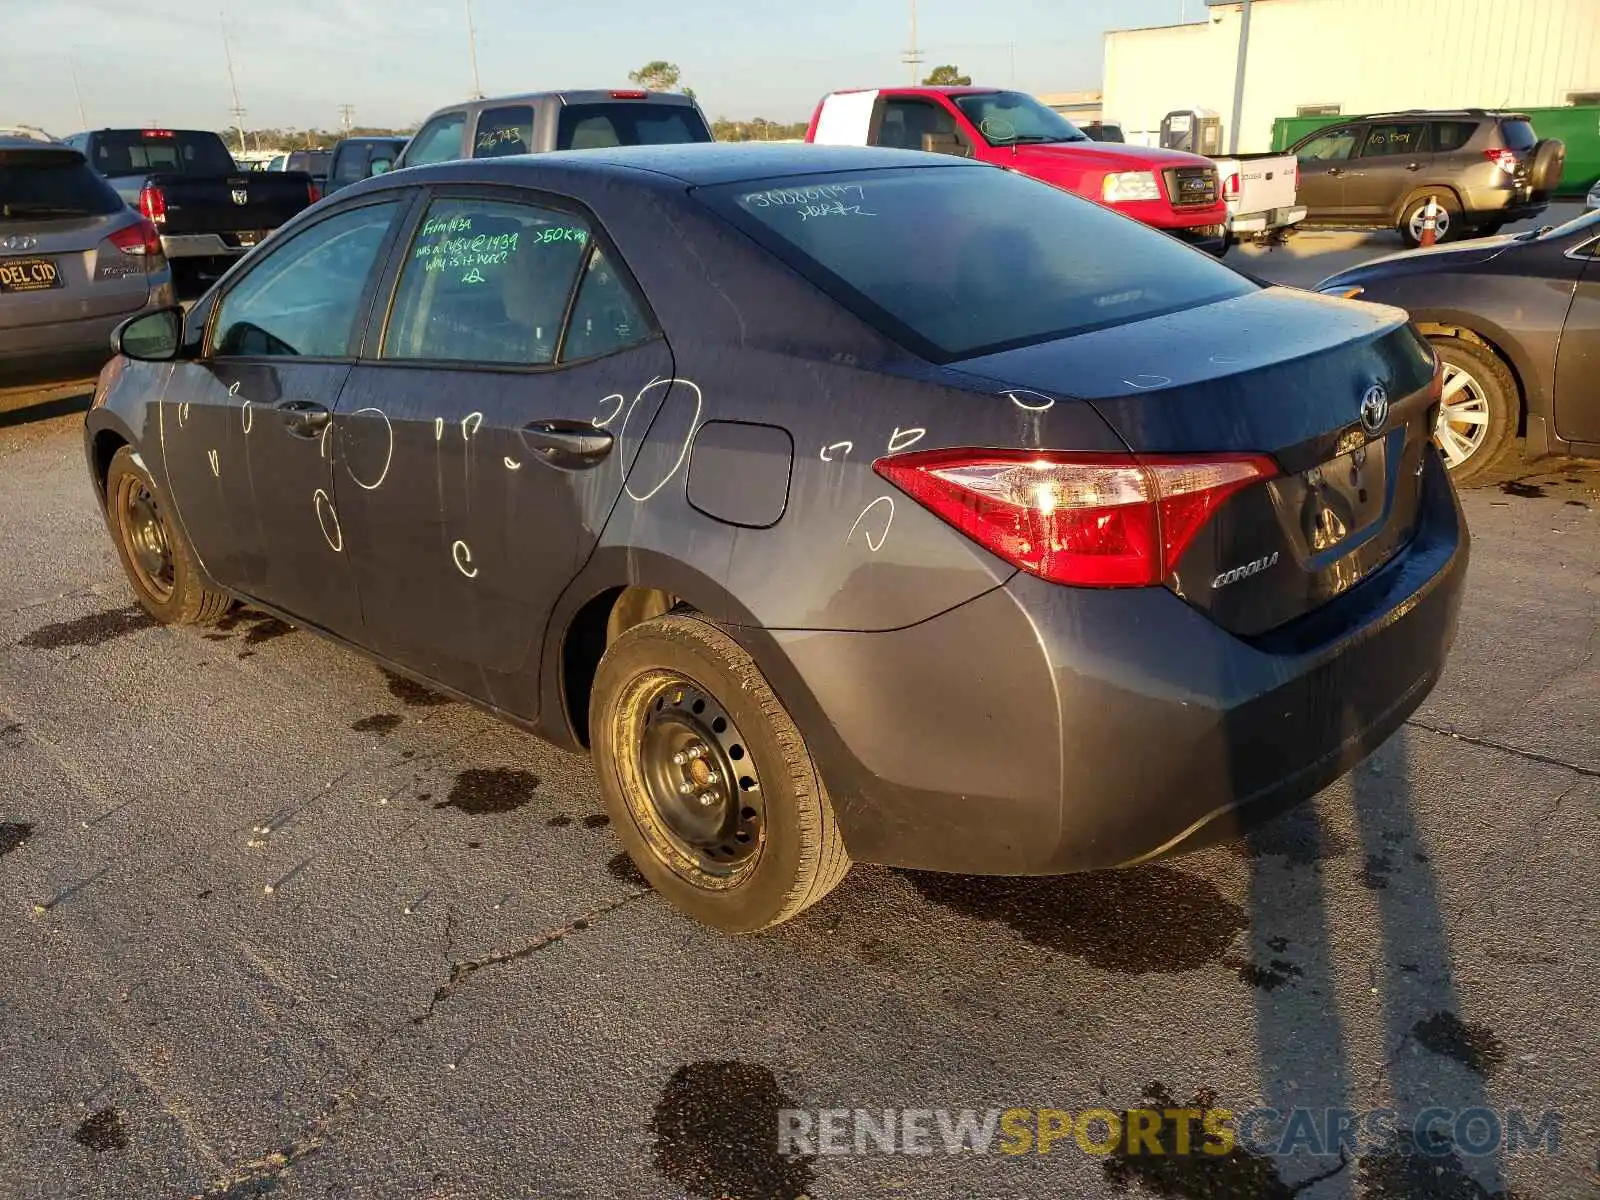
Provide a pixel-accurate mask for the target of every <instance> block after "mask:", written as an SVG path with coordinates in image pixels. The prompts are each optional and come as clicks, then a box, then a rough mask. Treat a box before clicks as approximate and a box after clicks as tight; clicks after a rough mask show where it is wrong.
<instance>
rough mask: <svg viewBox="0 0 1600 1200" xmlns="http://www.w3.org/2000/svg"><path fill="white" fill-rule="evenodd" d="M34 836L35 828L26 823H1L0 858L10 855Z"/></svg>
mask: <svg viewBox="0 0 1600 1200" xmlns="http://www.w3.org/2000/svg"><path fill="white" fill-rule="evenodd" d="M32 836H33V826H32V825H29V824H26V823H25V822H12V821H6V822H3V823H0V858H4V857H5V856H6V855H8V854H10V853H11V852H12V851H13V850H15V849H16V848H17V847H18V846H20V845H22V843H23V842H25V841H27V840H28V839H29V838H30V837H32Z"/></svg>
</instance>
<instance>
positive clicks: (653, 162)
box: [475, 142, 984, 186]
mask: <svg viewBox="0 0 1600 1200" xmlns="http://www.w3.org/2000/svg"><path fill="white" fill-rule="evenodd" d="M535 159H536V160H537V161H538V162H540V163H548V164H550V165H551V166H558V165H559V166H561V167H564V168H567V169H572V168H578V167H582V166H584V165H586V164H592V165H593V166H594V167H596V168H610V169H612V170H632V171H649V172H650V173H652V174H655V175H665V176H667V177H669V178H671V179H676V180H679V181H681V182H683V183H686V184H689V185H690V186H704V185H709V184H715V183H736V182H738V181H740V180H743V179H775V178H782V177H783V176H786V175H797V176H798V175H822V174H827V173H828V172H832V171H869V170H881V169H883V168H886V167H933V166H952V167H958V166H960V167H979V166H983V165H984V164H982V163H977V162H974V161H972V160H970V159H964V158H955V157H952V156H951V155H948V154H922V153H920V152H918V151H914V150H887V149H882V148H880V147H877V146H816V145H811V144H809V143H759V142H685V143H679V144H673V145H660V146H615V147H609V148H606V149H596V150H558V151H554V152H552V153H549V154H539V155H526V156H523V160H524V161H531V160H535ZM475 161H480V162H482V161H492V162H515V161H517V160H516V158H502V159H490V160H483V159H479V160H475Z"/></svg>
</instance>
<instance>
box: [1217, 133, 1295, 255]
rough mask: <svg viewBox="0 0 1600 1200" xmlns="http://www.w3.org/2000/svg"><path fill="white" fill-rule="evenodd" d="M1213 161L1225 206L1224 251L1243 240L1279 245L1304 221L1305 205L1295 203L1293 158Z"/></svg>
mask: <svg viewBox="0 0 1600 1200" xmlns="http://www.w3.org/2000/svg"><path fill="white" fill-rule="evenodd" d="M1213 161H1215V162H1216V164H1217V178H1218V179H1219V180H1220V181H1221V183H1222V198H1223V199H1224V200H1225V201H1227V204H1228V224H1227V233H1226V235H1225V241H1224V245H1225V247H1232V246H1233V244H1234V243H1235V242H1238V241H1242V240H1244V239H1246V238H1248V239H1250V240H1251V241H1254V242H1256V243H1257V244H1259V245H1266V244H1270V243H1272V242H1282V241H1284V240H1286V239H1287V238H1288V236H1289V235H1290V234H1291V233H1292V232H1293V231H1294V226H1295V225H1297V224H1299V223H1300V222H1301V221H1303V220H1305V219H1306V209H1305V205H1303V204H1298V203H1296V200H1297V198H1298V197H1297V194H1296V193H1297V192H1298V190H1299V183H1300V162H1299V160H1298V159H1296V158H1295V156H1294V155H1292V154H1235V155H1232V156H1231V157H1228V158H1218V159H1215V160H1213ZM1224 253H1226V249H1225V250H1224Z"/></svg>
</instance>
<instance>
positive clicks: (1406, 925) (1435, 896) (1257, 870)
mask: <svg viewBox="0 0 1600 1200" xmlns="http://www.w3.org/2000/svg"><path fill="white" fill-rule="evenodd" d="M1412 778H1413V777H1412V768H1411V764H1410V760H1409V756H1408V752H1407V745H1406V737H1405V735H1404V733H1403V732H1402V734H1401V735H1399V736H1396V737H1394V738H1392V739H1390V741H1389V742H1388V743H1386V744H1385V745H1384V746H1383V747H1381V748H1380V749H1379V750H1378V751H1377V753H1376V754H1375V755H1374V756H1373V757H1372V758H1371V759H1369V760H1368V761H1367V762H1365V763H1363V764H1362V765H1361V766H1359V767H1357V768H1356V769H1355V771H1354V772H1352V773H1351V774H1350V775H1349V776H1348V778H1347V785H1348V789H1349V795H1350V801H1351V806H1352V808H1353V818H1354V822H1355V827H1356V835H1357V836H1356V843H1355V844H1354V845H1353V846H1344V845H1342V844H1341V838H1340V836H1339V834H1338V832H1337V829H1336V828H1335V827H1334V823H1333V822H1332V821H1330V820H1329V819H1328V818H1327V816H1326V815H1324V813H1325V810H1326V809H1327V808H1328V807H1331V804H1330V800H1331V799H1332V798H1331V797H1325V798H1324V799H1323V801H1322V803H1321V805H1320V806H1319V807H1320V808H1322V809H1323V810H1324V811H1322V812H1319V807H1312V806H1309V805H1308V806H1304V807H1302V808H1300V809H1297V810H1295V811H1293V812H1291V813H1289V814H1286V815H1285V816H1284V817H1281V818H1279V819H1278V820H1277V821H1274V822H1272V823H1270V824H1268V825H1266V826H1263V827H1261V828H1260V829H1257V830H1256V831H1254V832H1253V833H1252V834H1251V835H1250V836H1249V838H1248V839H1247V841H1246V843H1245V847H1244V852H1245V853H1246V854H1248V856H1249V860H1250V863H1251V873H1250V920H1251V928H1252V933H1253V937H1254V940H1255V942H1256V944H1257V946H1258V952H1259V947H1261V946H1265V947H1266V948H1267V950H1268V951H1269V953H1270V952H1273V951H1278V952H1282V951H1284V950H1285V949H1286V947H1287V939H1285V938H1283V937H1282V936H1281V931H1282V930H1283V929H1284V928H1285V927H1286V925H1287V926H1292V928H1293V930H1294V933H1295V939H1294V940H1295V941H1296V942H1297V943H1300V944H1299V945H1297V947H1296V951H1295V953H1294V958H1295V962H1294V964H1293V966H1291V965H1290V964H1289V962H1288V961H1287V959H1273V958H1270V957H1269V959H1268V961H1267V962H1266V964H1265V965H1264V966H1263V965H1261V964H1252V968H1251V969H1253V970H1257V971H1261V972H1262V975H1261V977H1260V980H1259V981H1258V982H1257V986H1256V988H1255V1010H1256V1011H1255V1015H1256V1034H1257V1044H1258V1049H1259V1053H1258V1057H1257V1063H1258V1068H1257V1069H1258V1084H1259V1087H1260V1093H1261V1100H1262V1103H1263V1105H1264V1107H1265V1108H1266V1109H1267V1110H1276V1112H1277V1114H1279V1116H1278V1117H1277V1118H1276V1119H1274V1117H1273V1115H1272V1114H1271V1113H1270V1112H1268V1113H1266V1114H1262V1115H1261V1116H1260V1118H1259V1119H1257V1120H1256V1127H1255V1128H1253V1129H1250V1130H1241V1134H1242V1135H1245V1136H1242V1139H1241V1140H1245V1141H1247V1142H1250V1143H1251V1144H1254V1145H1259V1144H1260V1143H1261V1142H1262V1141H1265V1142H1266V1143H1268V1144H1271V1143H1272V1142H1274V1141H1276V1142H1277V1146H1276V1148H1277V1150H1278V1151H1279V1152H1280V1154H1281V1153H1285V1152H1291V1151H1292V1152H1293V1154H1294V1157H1293V1158H1289V1157H1278V1158H1277V1159H1276V1162H1277V1163H1278V1165H1279V1167H1280V1170H1282V1172H1283V1175H1282V1176H1280V1177H1281V1178H1284V1180H1285V1182H1286V1183H1288V1184H1289V1191H1288V1192H1285V1193H1284V1194H1286V1195H1289V1194H1297V1193H1298V1192H1300V1191H1302V1190H1305V1189H1306V1188H1308V1186H1309V1185H1310V1184H1311V1182H1312V1181H1313V1180H1315V1179H1316V1178H1318V1177H1321V1176H1328V1177H1332V1176H1334V1175H1338V1174H1341V1173H1345V1172H1349V1173H1352V1174H1353V1180H1352V1182H1351V1183H1349V1184H1344V1185H1337V1184H1336V1185H1330V1187H1331V1188H1332V1189H1333V1190H1332V1191H1331V1192H1329V1193H1315V1194H1334V1195H1337V1194H1351V1195H1359V1196H1362V1197H1363V1200H1511V1193H1509V1192H1507V1191H1506V1190H1505V1185H1504V1181H1503V1177H1502V1164H1501V1161H1500V1149H1501V1147H1500V1145H1499V1144H1498V1143H1499V1141H1500V1137H1501V1135H1502V1134H1503V1133H1504V1121H1505V1118H1504V1115H1503V1114H1494V1115H1490V1114H1489V1112H1488V1097H1487V1090H1486V1077H1487V1075H1489V1074H1490V1073H1492V1071H1493V1070H1494V1068H1495V1066H1496V1065H1498V1062H1499V1058H1500V1056H1501V1054H1502V1053H1503V1052H1502V1050H1501V1049H1500V1047H1499V1043H1498V1041H1497V1039H1495V1038H1494V1036H1493V1034H1492V1033H1491V1032H1490V1031H1488V1030H1486V1029H1483V1028H1482V1027H1478V1026H1472V1025H1468V1024H1466V1023H1465V1022H1464V1021H1463V1020H1462V1018H1461V1016H1460V1015H1459V1014H1460V1007H1461V1005H1460V994H1459V989H1458V987H1457V984H1456V978H1455V972H1454V969H1453V966H1452V962H1451V956H1450V939H1449V928H1448V924H1447V920H1446V917H1445V914H1444V911H1443V905H1442V898H1441V895H1440V891H1439V887H1438V881H1437V878H1436V876H1435V874H1434V870H1433V866H1432V859H1431V858H1430V856H1429V855H1428V853H1427V852H1426V850H1425V849H1424V844H1423V841H1422V839H1421V838H1420V837H1419V836H1418V828H1417V825H1416V821H1415V816H1414V808H1415V793H1414V791H1413V787H1414V785H1413V782H1412ZM1335 803H1336V802H1335ZM1355 855H1360V856H1361V858H1360V860H1359V862H1358V861H1357V860H1356V859H1355V857H1354V856H1355ZM1346 864H1348V865H1346ZM1344 870H1351V871H1352V872H1353V874H1354V876H1355V879H1356V880H1357V882H1358V883H1359V885H1360V886H1361V887H1363V888H1365V889H1366V890H1367V891H1368V892H1370V894H1371V898H1372V901H1373V902H1374V904H1375V906H1376V914H1375V916H1376V920H1375V923H1373V924H1372V925H1371V926H1367V925H1366V923H1365V922H1363V923H1362V926H1361V927H1358V928H1356V929H1354V930H1350V929H1341V928H1339V927H1338V922H1337V921H1336V920H1335V919H1333V918H1331V917H1330V910H1329V904H1328V901H1329V892H1330V886H1331V884H1332V882H1333V872H1334V871H1344ZM1352 903H1359V901H1358V900H1347V901H1344V902H1342V903H1341V905H1340V907H1341V908H1348V907H1350V905H1351V904H1352ZM1363 953H1365V954H1366V955H1368V957H1369V969H1368V972H1367V977H1366V978H1365V979H1363V978H1362V977H1361V972H1359V971H1352V970H1351V969H1350V967H1349V964H1348V963H1346V964H1345V966H1344V969H1343V970H1342V971H1338V970H1336V964H1335V961H1334V960H1335V957H1336V956H1341V955H1342V956H1344V957H1349V956H1352V955H1361V954H1363ZM1289 972H1294V977H1293V978H1292V979H1289V980H1286V979H1284V976H1285V975H1287V974H1288V973H1289ZM1340 981H1342V982H1343V984H1344V989H1343V994H1342V995H1341V994H1340V993H1339V991H1338V983H1339V982H1340ZM1280 982H1289V983H1290V984H1291V986H1287V987H1284V986H1278V984H1279V983H1280ZM1341 1001H1342V1002H1343V1003H1344V1004H1345V1005H1348V1006H1349V1008H1350V1013H1351V1016H1350V1017H1349V1018H1348V1019H1347V1018H1346V1016H1345V1015H1344V1014H1343V1013H1342V1012H1341ZM1364 1002H1370V1004H1371V1007H1372V1009H1374V1010H1376V1012H1375V1013H1373V1014H1372V1015H1373V1016H1376V1018H1377V1024H1378V1026H1379V1028H1378V1030H1377V1032H1376V1034H1371V1033H1367V1032H1366V1030H1365V1028H1363V1027H1365V1026H1370V1025H1371V1024H1372V1017H1370V1016H1369V1015H1368V1014H1367V1013H1364V1012H1357V1011H1356V1010H1357V1009H1358V1008H1360V1007H1361V1005H1362V1004H1363V1003H1364ZM1352 1035H1354V1036H1352ZM1374 1036H1376V1037H1381V1047H1382V1051H1381V1052H1382V1058H1381V1061H1379V1062H1377V1063H1376V1064H1374V1065H1365V1064H1370V1063H1372V1059H1373V1056H1372V1055H1371V1054H1370V1053H1363V1054H1361V1055H1360V1056H1359V1057H1358V1056H1357V1055H1355V1054H1353V1053H1352V1050H1353V1048H1354V1047H1355V1046H1357V1045H1363V1044H1365V1045H1370V1044H1371V1040H1372V1038H1373V1037H1374ZM1475 1110H1476V1115H1473V1114H1474V1112H1475ZM1464 1114H1465V1115H1464ZM1291 1175H1292V1176H1293V1177H1294V1178H1293V1180H1292V1181H1291V1180H1290V1179H1289V1178H1287V1177H1288V1176H1291Z"/></svg>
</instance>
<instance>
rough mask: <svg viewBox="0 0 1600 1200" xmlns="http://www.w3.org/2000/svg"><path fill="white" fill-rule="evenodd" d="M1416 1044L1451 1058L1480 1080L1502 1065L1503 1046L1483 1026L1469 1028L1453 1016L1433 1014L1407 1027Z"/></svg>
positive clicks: (1503, 1060)
mask: <svg viewBox="0 0 1600 1200" xmlns="http://www.w3.org/2000/svg"><path fill="white" fill-rule="evenodd" d="M1411 1034H1412V1036H1413V1037H1415V1038H1416V1039H1417V1042H1418V1043H1419V1044H1420V1045H1422V1046H1423V1047H1424V1048H1426V1049H1428V1050H1432V1051H1433V1052H1434V1053H1435V1054H1441V1055H1443V1056H1444V1057H1445V1058H1453V1059H1455V1061H1456V1062H1458V1063H1460V1064H1461V1065H1462V1066H1464V1067H1466V1068H1468V1069H1469V1070H1473V1071H1476V1072H1477V1073H1478V1074H1479V1075H1482V1076H1483V1077H1484V1078H1488V1077H1489V1076H1490V1075H1492V1074H1494V1072H1495V1070H1496V1069H1497V1068H1498V1067H1500V1066H1501V1065H1502V1064H1503V1063H1504V1062H1505V1061H1506V1048H1505V1044H1504V1043H1503V1042H1501V1040H1500V1039H1499V1038H1498V1037H1496V1036H1495V1033H1494V1031H1493V1030H1492V1029H1490V1028H1489V1027H1488V1026H1487V1025H1469V1024H1467V1023H1466V1022H1465V1021H1463V1020H1462V1019H1461V1018H1460V1017H1458V1016H1456V1015H1455V1013H1448V1012H1441V1013H1434V1014H1433V1016H1431V1017H1429V1018H1428V1019H1427V1020H1425V1021H1418V1022H1417V1023H1416V1024H1415V1025H1413V1026H1412V1027H1411Z"/></svg>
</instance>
